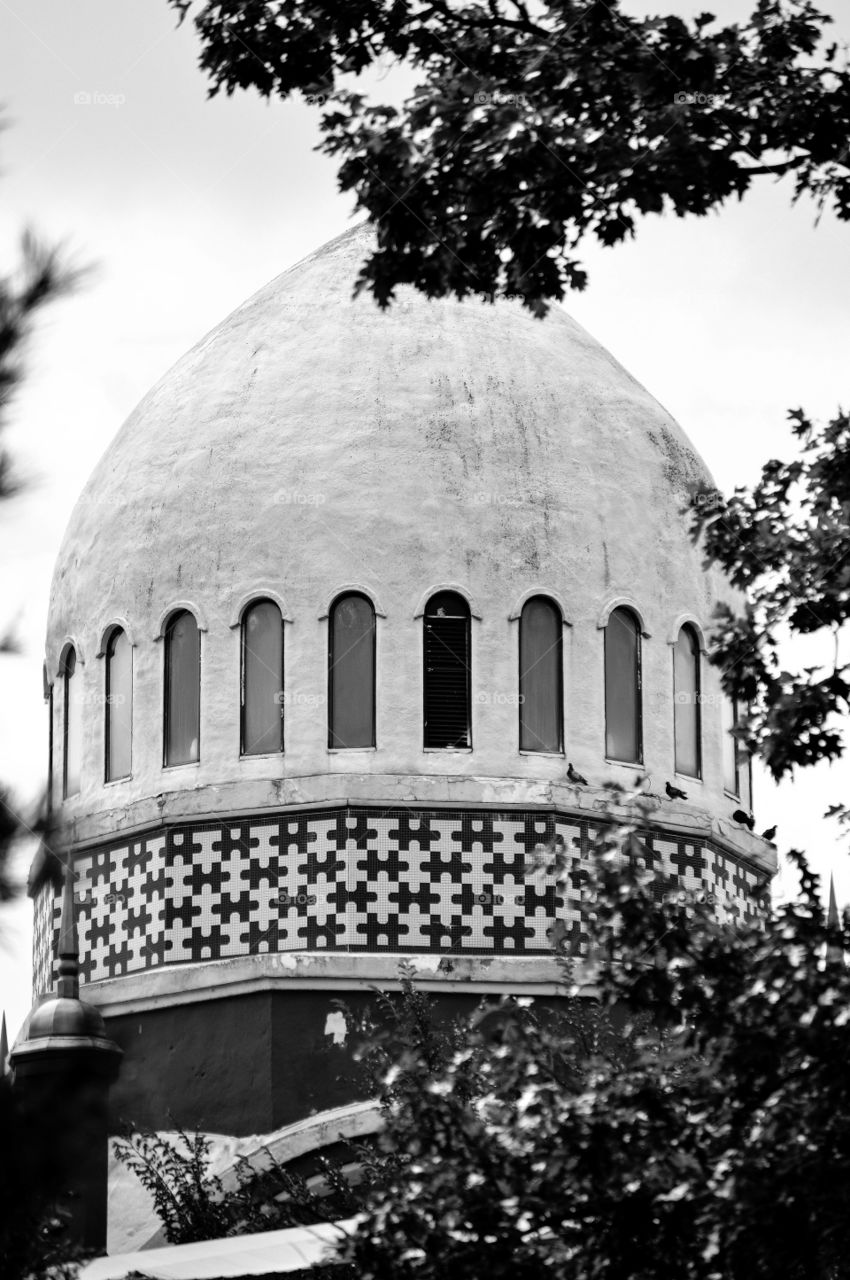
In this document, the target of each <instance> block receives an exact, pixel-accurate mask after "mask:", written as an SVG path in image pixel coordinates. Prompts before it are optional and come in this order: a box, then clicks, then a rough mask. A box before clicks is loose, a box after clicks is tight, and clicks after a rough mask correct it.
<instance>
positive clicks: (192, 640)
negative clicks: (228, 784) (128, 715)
mask: <svg viewBox="0 0 850 1280" xmlns="http://www.w3.org/2000/svg"><path fill="white" fill-rule="evenodd" d="M200 740H201V633H200V631H199V630H198V624H197V622H196V621H195V618H194V617H193V616H192V614H191V613H189V611H188V610H187V609H179V610H178V611H177V612H176V613H173V614H172V615H171V617H170V618H169V619H168V622H167V623H166V625H165V750H164V753H163V754H164V762H165V764H166V765H174V764H194V763H195V762H196V761H198V760H199V759H200Z"/></svg>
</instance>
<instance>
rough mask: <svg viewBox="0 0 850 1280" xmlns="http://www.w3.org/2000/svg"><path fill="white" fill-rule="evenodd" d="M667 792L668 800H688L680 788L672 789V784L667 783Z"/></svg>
mask: <svg viewBox="0 0 850 1280" xmlns="http://www.w3.org/2000/svg"><path fill="white" fill-rule="evenodd" d="M664 789H665V791H666V792H667V798H668V800H687V798H688V797H687V795H686V793H685V792H684V791H682V789H681V788H680V787H672V786H671V785H670V783H669V782H668V783H666V784H665V787H664Z"/></svg>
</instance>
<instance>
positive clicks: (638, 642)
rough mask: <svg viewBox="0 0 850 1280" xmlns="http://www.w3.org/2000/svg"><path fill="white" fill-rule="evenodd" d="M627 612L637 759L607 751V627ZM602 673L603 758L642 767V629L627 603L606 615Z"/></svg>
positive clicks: (634, 612) (637, 617) (612, 761)
mask: <svg viewBox="0 0 850 1280" xmlns="http://www.w3.org/2000/svg"><path fill="white" fill-rule="evenodd" d="M621 613H623V614H627V615H628V617H629V618H630V619H631V621H632V623H633V625H634V629H635V664H634V673H633V676H634V684H635V707H636V716H635V721H636V723H635V738H636V741H637V753H636V754H637V759H635V760H623V759H621V758H619V757H618V756H612V755H609V753H608V628H609V627H610V626H611V623H612V621H613V620H614V618H616V617H617V615H618V614H621ZM602 675H603V687H602V694H603V708H604V720H605V754H604V758H605V760H607V761H609V762H610V763H611V764H621V765H625V766H626V767H631V768H642V767H643V765H644V742H643V629H642V626H641V620H640V618H639V616H638V614H637V613H636V611H635V610H634V609H633V608H632V607H631V606H630V605H627V604H619V605H616V606H615V607H614V608H613V609H612V610H611V612H610V613H609V614H608V617H607V619H606V622H605V626H604V628H603V641H602Z"/></svg>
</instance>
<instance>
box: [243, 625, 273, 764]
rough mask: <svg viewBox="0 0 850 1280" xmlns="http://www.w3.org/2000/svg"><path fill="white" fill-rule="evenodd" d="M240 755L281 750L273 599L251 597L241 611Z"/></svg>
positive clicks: (260, 754) (267, 753) (255, 754)
mask: <svg viewBox="0 0 850 1280" xmlns="http://www.w3.org/2000/svg"><path fill="white" fill-rule="evenodd" d="M241 635H242V708H241V735H242V736H241V751H242V755H243V756H262V755H269V754H270V753H271V752H275V751H282V750H283V703H284V697H283V617H282V616H281V612H280V609H279V608H278V606H277V605H276V604H275V603H274V602H273V601H272V600H254V601H253V602H252V603H251V604H249V605H248V607H247V608H246V609H245V612H244V613H243V614H242V627H241Z"/></svg>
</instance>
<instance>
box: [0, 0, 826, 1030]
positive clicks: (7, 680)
mask: <svg viewBox="0 0 850 1280" xmlns="http://www.w3.org/2000/svg"><path fill="white" fill-rule="evenodd" d="M704 7H705V5H704V4H702V3H700V4H687V3H669V4H667V5H664V4H663V3H661V0H657V2H656V3H655V4H654V5H653V6H652V9H653V11H658V10H663V11H667V10H670V11H676V12H680V13H682V14H684V15H687V14H692V13H695V12H698V11H700V10H702V9H703V8H704ZM710 7H711V9H712V11H714V12H717V13H718V14H719V15H720V16H721V17H722V18H727V19H732V18H736V19H740V17H741V16H742V15H743V13H744V11H745V8H747V7H749V6H745V4H744V3H743V2H742V0H735V2H734V3H733V2H727V3H722V4H714V5H712V6H710ZM821 7H822V8H823V9H824V10H826V11H827V12H831V13H834V14H835V15H836V16H838V14H839V10H840V8H843V9H844V13H843V14H842V16H841V21H840V22H839V23H837V25H836V28H835V30H836V32H837V34H838V35H839V36H840V37H841V38H843V39H845V40H846V39H850V14H848V13H847V12H846V10H847V6H846V4H845V5H844V6H840V5H839V4H838V3H835V4H830V3H824V4H822V6H821ZM628 8H629V10H630V11H631V12H635V13H639V12H644V11H645V7H644V6H642V5H639V4H629V6H628ZM196 57H197V42H196V39H195V36H194V33H193V31H192V29H191V28H190V27H184V28H181V29H179V30H178V29H177V28H176V24H175V20H174V15H173V12H172V10H171V9H169V8H168V7H167V5H166V3H165V0H122V2H121V3H120V4H118V3H115V0H76V3H74V4H69V3H68V2H67V0H39V3H38V4H37V5H33V4H30V3H26V0H0V70H2V75H0V104H2V106H3V109H4V117H5V123H6V129H5V131H4V132H3V134H2V135H0V264H2V266H0V270H2V271H4V272H6V271H8V270H9V269H10V267H11V265H12V264H13V263H14V261H15V258H16V252H17V242H18V239H19V236H20V232H21V230H22V228H23V227H24V226H25V225H33V226H35V227H36V228H37V229H38V230H40V231H41V232H42V233H43V234H44V235H45V236H46V237H47V238H49V239H53V240H64V241H66V242H67V243H68V245H69V246H70V248H71V249H72V251H73V254H74V256H75V257H76V258H77V259H78V260H79V261H81V262H90V263H93V264H95V272H94V274H93V275H92V277H91V279H90V281H89V282H88V284H87V286H86V288H85V289H84V290H83V291H81V292H80V293H79V294H78V295H77V296H75V297H74V298H72V299H70V300H68V301H66V302H63V303H61V304H58V305H57V306H55V307H54V308H53V309H52V310H51V311H50V314H49V317H47V318H46V319H45V322H44V323H43V324H42V325H41V326H40V328H39V332H38V335H37V337H36V340H35V341H34V343H33V345H32V347H31V350H30V361H29V374H28V377H27V380H26V384H25V386H24V388H23V390H22V392H21V394H20V396H19V397H18V399H17V401H16V403H15V405H14V408H13V412H12V427H11V429H10V431H9V432H8V433H7V437H6V444H7V445H8V446H9V447H10V448H11V450H12V452H13V454H14V457H15V460H16V463H17V465H18V468H19V471H20V472H21V473H22V474H23V475H24V476H25V477H26V478H27V480H28V481H29V485H28V488H27V490H26V492H25V494H24V495H23V496H21V497H19V498H17V499H16V500H15V501H14V502H13V503H5V504H3V505H2V506H0V537H2V548H3V554H2V557H0V600H1V601H2V606H0V628H2V626H3V624H4V623H6V622H8V621H10V620H13V619H15V618H16V619H17V630H18V637H19V639H20V641H21V645H22V653H21V654H20V656H17V657H7V658H3V659H0V706H2V708H3V713H2V714H3V721H2V733H0V778H2V779H4V780H9V781H11V782H12V783H13V785H14V786H15V787H16V789H17V791H18V794H19V795H20V796H21V797H23V798H28V799H32V798H33V797H35V796H36V795H37V794H38V791H39V788H40V787H41V786H42V785H43V782H44V778H45V772H46V755H47V746H46V741H47V728H46V715H45V710H44V705H43V702H42V698H41V662H42V655H43V636H44V628H45V620H46V609H47V599H48V590H49V585H50V575H51V569H52V564H53V561H54V559H55V556H56V553H57V550H58V547H59V543H60V541H61V538H62V534H63V531H64V528H65V525H66V523H67V520H68V517H69V515H70V512H71V508H72V506H73V504H74V502H75V500H76V498H77V496H78V494H79V491H80V489H81V487H82V485H83V484H84V483H85V480H86V478H87V477H88V475H89V473H90V471H91V470H92V468H93V467H94V465H95V463H96V462H97V460H98V458H99V457H100V455H101V453H102V452H103V450H104V449H105V447H106V445H107V444H108V442H109V441H110V440H111V438H112V437H113V436H114V434H115V433H116V431H117V430H118V428H119V427H120V425H121V423H122V422H123V420H124V419H125V418H126V416H127V414H128V413H129V412H130V410H131V409H132V408H133V407H134V405H135V404H136V403H137V402H138V400H139V399H140V398H141V397H142V395H143V394H144V393H145V392H146V391H147V390H148V389H149V387H150V386H151V385H152V384H153V383H154V382H155V381H156V380H157V379H158V378H159V377H160V376H161V374H162V373H163V372H164V371H165V370H166V369H167V368H168V367H169V366H170V365H171V364H173V363H174V361H175V360H177V359H178V358H179V357H180V356H181V355H182V354H183V353H184V352H185V351H186V350H187V349H188V348H189V347H191V346H192V345H193V344H194V343H195V342H196V341H197V340H198V339H199V338H200V337H201V336H202V335H203V334H204V333H206V332H207V331H208V330H209V329H211V328H212V327H213V326H214V325H215V324H217V323H218V321H219V320H221V319H222V318H223V317H224V316H225V315H226V314H227V313H228V312H229V311H231V310H232V309H233V308H234V307H236V306H237V305H238V304H239V303H240V302H242V301H243V300H244V299H245V298H246V297H248V296H249V295H250V294H252V293H253V292H254V291H255V290H256V289H258V288H259V287H260V286H262V285H263V284H265V283H266V281H268V280H269V279H271V278H272V277H273V276H275V275H277V274H278V273H279V272H280V271H282V270H283V269H284V268H286V267H287V266H289V265H291V264H292V263H293V262H296V261H297V260H298V259H299V258H301V257H303V256H304V255H305V254H307V253H309V252H310V251H311V250H312V249H314V248H315V247H317V246H318V245H319V244H321V243H323V242H324V241H325V240H328V239H330V238H331V237H333V236H335V235H337V234H339V233H340V232H341V231H343V230H344V229H345V228H346V226H348V225H350V223H351V221H352V219H353V217H354V213H353V208H352V202H351V200H350V198H349V197H347V196H346V197H341V196H340V195H339V194H338V193H337V190H336V179H335V170H334V167H333V164H332V162H331V161H330V160H327V159H325V158H323V157H320V156H317V155H316V154H314V151H313V148H314V146H315V145H316V142H317V140H318V137H319V134H318V109H317V108H312V107H307V106H305V105H303V104H301V103H296V102H293V103H290V104H286V105H284V104H280V103H274V104H271V105H269V104H266V103H264V102H262V101H261V100H260V99H259V98H258V97H256V96H255V95H253V94H240V95H239V96H237V97H234V98H231V99H227V98H224V97H222V98H218V99H215V100H212V101H208V100H207V99H206V96H205V94H206V82H205V80H204V78H203V76H202V74H201V73H200V72H199V71H198V70H197V67H196ZM78 95H91V96H92V97H93V98H95V97H97V98H100V99H101V101H92V102H89V103H85V102H80V101H79V100H77V101H75V98H77V97H78ZM106 99H112V101H107V100H106ZM762 184H763V185H761V186H760V187H759V188H758V190H757V191H756V192H755V194H753V195H751V196H749V197H748V198H747V200H746V202H745V203H743V204H734V205H729V206H728V207H727V208H726V209H724V210H723V211H722V212H720V213H719V214H717V215H715V216H711V217H708V218H704V219H693V220H689V221H686V222H684V221H679V220H676V219H673V218H669V217H664V218H660V219H659V218H657V219H653V220H651V221H648V222H646V223H644V224H643V225H642V226H641V227H640V229H639V233H638V239H637V241H636V242H634V243H632V244H628V245H626V246H622V247H618V248H616V249H613V250H602V249H597V248H594V247H592V246H590V245H588V246H587V248H586V250H585V252H584V261H585V263H586V265H587V266H588V268H589V270H590V285H589V287H588V289H587V290H586V292H585V293H583V294H581V295H576V296H575V297H574V298H573V299H571V300H570V302H569V305H568V310H570V311H571V312H572V314H573V315H574V316H575V317H576V319H577V320H579V321H580V322H581V323H582V324H583V325H584V326H585V327H586V328H588V329H589V330H590V331H591V333H593V334H594V335H595V336H596V337H597V338H598V339H599V340H600V341H601V342H602V343H604V345H605V346H607V347H608V348H609V349H610V350H611V351H612V352H613V354H614V355H615V356H616V357H617V358H618V359H619V360H620V361H621V362H622V363H623V364H624V365H625V366H626V368H627V369H629V370H630V371H631V372H632V373H633V374H634V375H635V376H636V377H637V378H638V379H639V380H640V381H641V382H642V383H644V385H645V386H646V387H647V388H648V389H649V390H650V391H651V392H652V393H653V394H654V395H655V396H656V397H657V398H658V399H659V400H660V401H661V403H662V404H663V405H664V406H665V407H666V408H667V409H668V410H669V411H670V412H671V413H672V414H673V415H674V417H676V418H677V419H678V421H679V422H680V423H681V424H682V426H683V427H684V429H685V431H686V432H687V433H688V435H689V436H690V438H691V440H692V441H693V442H694V444H695V446H696V447H697V449H698V450H699V452H700V453H701V454H702V456H703V458H704V459H705V460H706V462H707V463H708V466H709V468H710V469H711V471H712V472H713V474H714V477H715V479H716V481H717V483H718V485H719V486H720V487H721V488H722V489H725V490H729V489H731V488H732V487H734V485H736V484H748V483H752V482H753V481H754V480H755V479H756V478H757V475H758V472H759V468H760V465H761V463H762V462H764V461H765V460H766V459H767V458H768V457H772V456H777V455H779V456H783V455H785V456H788V455H789V453H790V452H791V451H792V449H793V445H792V442H791V437H790V433H789V431H788V430H787V427H786V426H785V415H786V410H787V409H789V408H792V407H795V406H797V405H803V406H804V407H805V408H806V409H807V410H808V411H809V412H810V413H811V414H813V415H815V416H819V417H825V416H828V415H831V414H833V413H834V411H835V409H836V406H837V405H839V404H840V403H842V402H843V403H844V405H845V406H846V405H847V402H848V385H847V383H848V372H850V369H848V364H850V361H848V353H850V309H848V302H847V299H848V296H850V292H849V291H848V284H849V283H850V227H849V226H846V225H845V226H841V225H839V224H838V223H837V222H835V220H834V219H832V218H830V217H826V216H825V217H824V218H823V219H822V221H821V223H820V225H819V226H817V227H816V226H815V210H814V208H813V206H812V205H811V204H810V203H804V204H801V205H799V206H797V207H796V208H794V207H792V206H791V204H790V185H789V183H788V182H775V181H773V180H770V179H763V180H762ZM847 781H848V770H847V767H846V766H845V765H843V764H842V765H838V766H834V767H833V768H832V769H831V770H830V769H828V768H826V767H824V768H823V769H819V770H817V771H815V772H814V774H812V773H809V774H807V775H803V776H801V777H800V778H799V779H798V780H796V781H795V782H794V783H792V784H785V785H783V787H782V788H781V789H780V790H779V792H778V793H777V792H776V791H775V789H774V788H773V787H772V785H771V784H770V783H769V782H768V781H767V780H766V779H764V778H762V777H759V775H758V774H757V777H756V787H757V790H756V808H757V814H758V818H759V822H760V824H761V825H768V823H770V822H774V821H775V822H778V823H779V827H780V834H779V840H778V843H779V847H780V852H781V851H782V849H787V848H788V847H790V846H797V847H802V848H805V849H807V850H808V851H809V852H810V854H811V856H812V860H813V863H814V865H815V868H816V870H818V871H820V872H824V873H826V874H827V875H828V873H829V871H830V870H834V872H835V879H836V886H837V889H838V893H839V899H840V900H842V901H846V900H847V899H848V898H850V864H848V862H847V856H846V853H844V852H843V850H842V849H841V848H840V846H839V845H838V843H837V841H836V839H835V832H834V830H833V829H832V827H831V825H829V824H825V823H823V822H822V821H821V820H820V815H821V814H822V813H823V811H824V809H825V808H826V806H827V804H829V803H831V802H833V801H838V800H842V799H845V800H846V794H847ZM29 947H30V904H29V903H28V902H26V901H23V902H21V903H19V904H17V905H16V906H15V907H13V908H9V909H6V910H5V911H4V912H3V914H2V917H0V966H2V980H0V1007H5V1008H6V1010H7V1015H8V1019H9V1024H10V1033H11V1034H14V1032H15V1030H16V1029H17V1027H18V1025H19V1023H20V1021H21V1018H22V1017H23V1016H24V1013H25V1012H26V1010H27V1009H28V1007H29V997H30V980H29Z"/></svg>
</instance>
